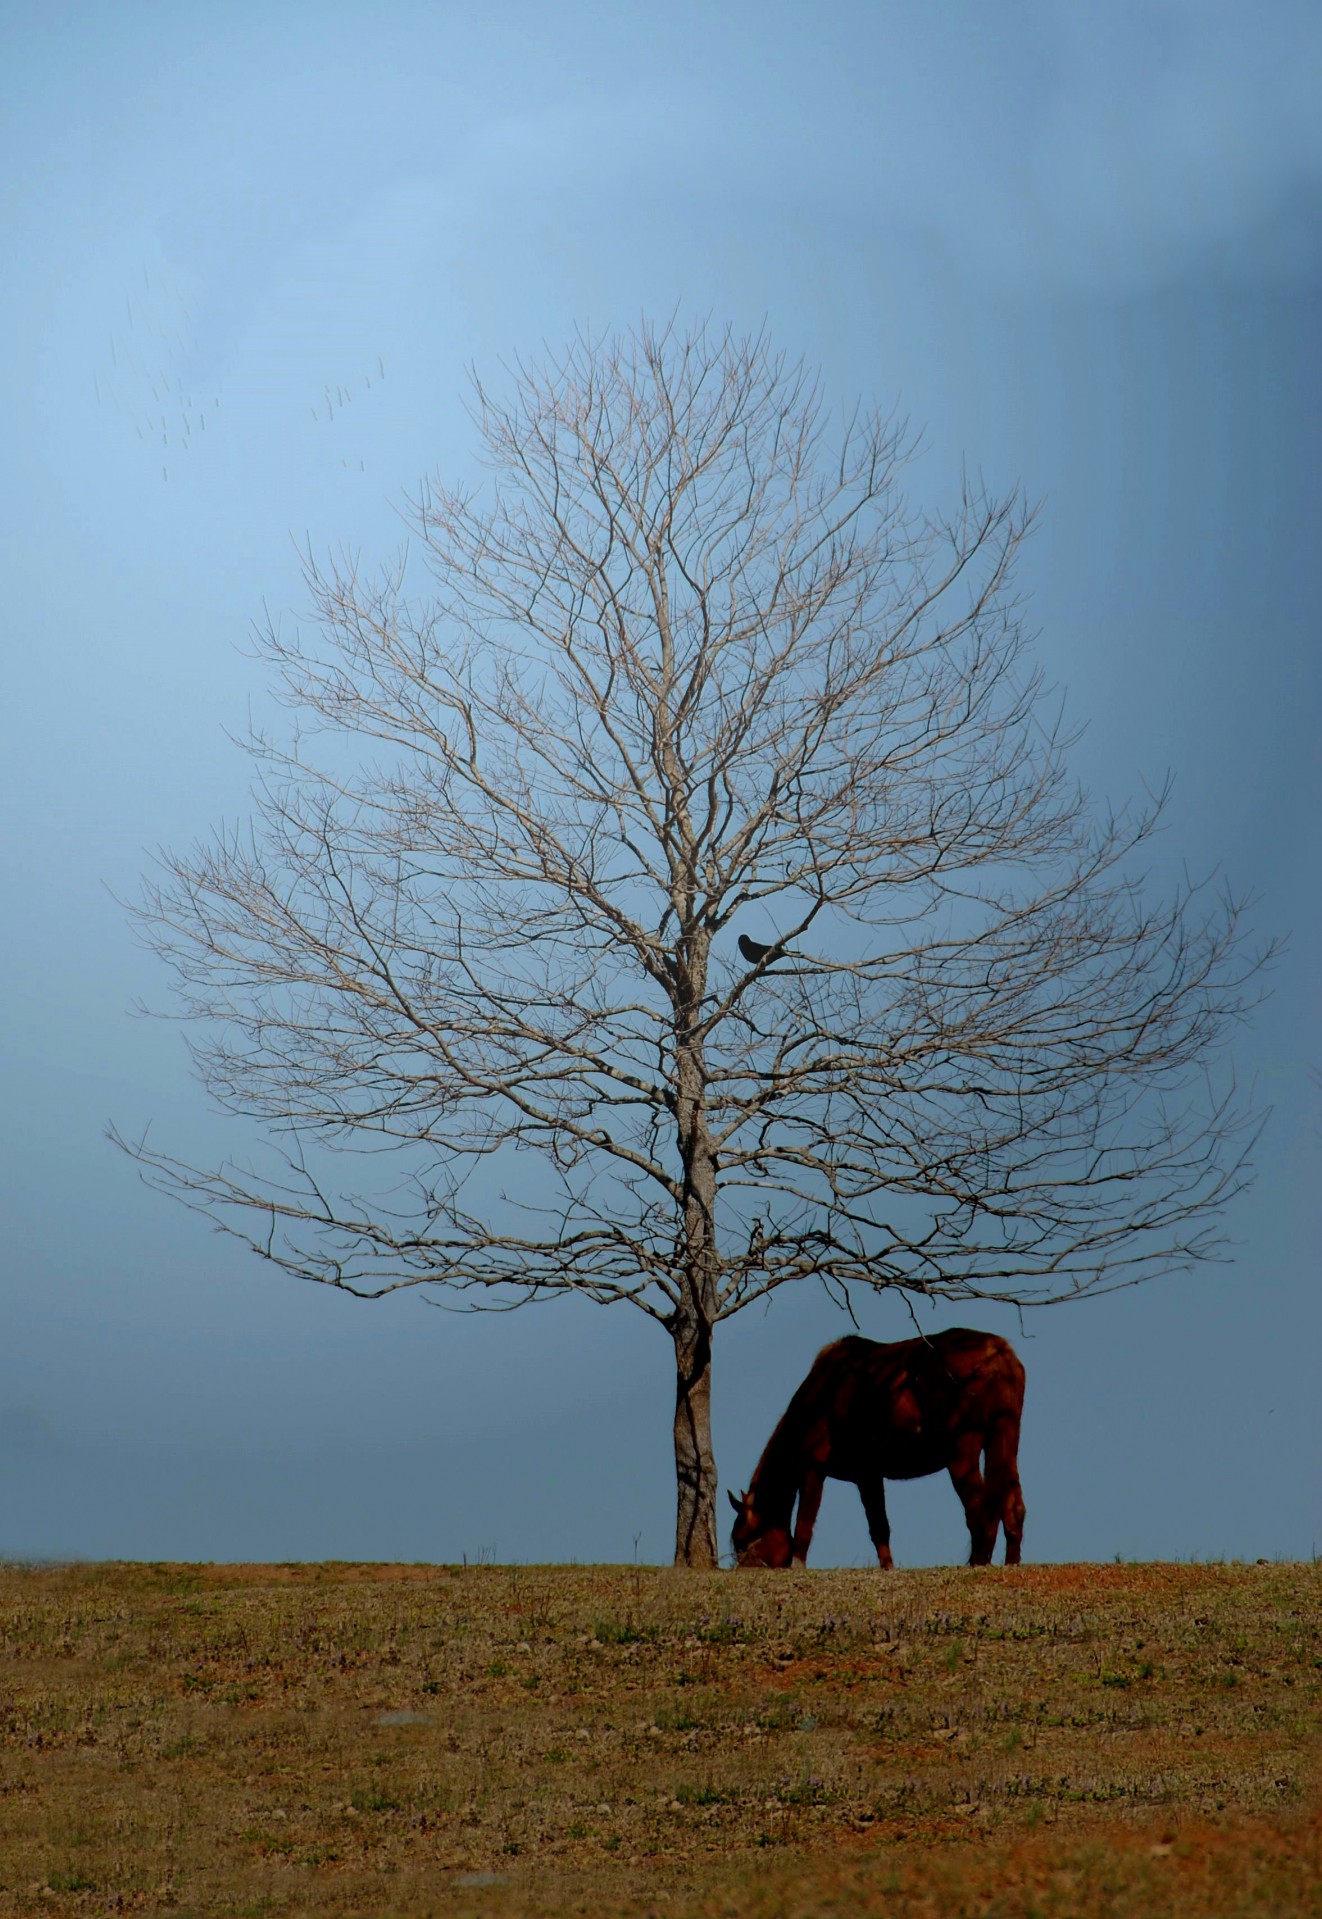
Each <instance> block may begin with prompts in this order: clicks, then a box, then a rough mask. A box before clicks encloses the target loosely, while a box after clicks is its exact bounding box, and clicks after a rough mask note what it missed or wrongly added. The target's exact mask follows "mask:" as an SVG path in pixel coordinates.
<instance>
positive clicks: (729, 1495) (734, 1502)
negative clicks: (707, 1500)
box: [725, 1486, 744, 1513]
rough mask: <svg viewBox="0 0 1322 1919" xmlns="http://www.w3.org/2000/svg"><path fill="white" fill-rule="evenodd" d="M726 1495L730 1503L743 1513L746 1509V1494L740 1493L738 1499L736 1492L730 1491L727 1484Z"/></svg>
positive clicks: (738, 1511)
mask: <svg viewBox="0 0 1322 1919" xmlns="http://www.w3.org/2000/svg"><path fill="white" fill-rule="evenodd" d="M725 1497H726V1498H727V1499H728V1500H729V1502H730V1504H731V1505H732V1506H733V1507H734V1509H735V1511H736V1512H737V1513H741V1512H742V1511H743V1510H744V1495H743V1494H742V1493H740V1495H739V1497H738V1499H736V1498H735V1496H734V1494H733V1493H732V1492H731V1491H730V1489H729V1487H728V1486H727V1487H726V1489H725Z"/></svg>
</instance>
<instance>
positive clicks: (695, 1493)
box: [674, 1315, 720, 1571]
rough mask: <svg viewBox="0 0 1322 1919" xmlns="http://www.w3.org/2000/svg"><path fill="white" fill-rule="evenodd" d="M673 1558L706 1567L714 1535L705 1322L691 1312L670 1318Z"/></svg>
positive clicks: (714, 1551) (713, 1558) (715, 1552)
mask: <svg viewBox="0 0 1322 1919" xmlns="http://www.w3.org/2000/svg"><path fill="white" fill-rule="evenodd" d="M674 1335H675V1482H676V1488H677V1495H678V1509H677V1514H676V1520H675V1564H676V1565H677V1566H694V1567H697V1568H698V1569H699V1570H708V1571H709V1570H711V1569H712V1568H713V1567H715V1566H717V1565H719V1563H720V1560H719V1548H718V1546H717V1541H716V1458H715V1455H714V1453H713V1452H712V1443H711V1327H710V1326H709V1325H708V1324H707V1323H706V1322H705V1321H704V1320H702V1319H701V1318H699V1317H697V1316H696V1315H694V1316H690V1315H684V1316H683V1318H682V1319H681V1318H679V1317H677V1318H676V1321H675V1326H674Z"/></svg>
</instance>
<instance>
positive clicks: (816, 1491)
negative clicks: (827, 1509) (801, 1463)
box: [794, 1466, 826, 1566]
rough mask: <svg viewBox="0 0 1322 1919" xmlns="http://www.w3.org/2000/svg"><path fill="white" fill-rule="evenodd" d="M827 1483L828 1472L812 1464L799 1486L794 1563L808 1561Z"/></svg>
mask: <svg viewBox="0 0 1322 1919" xmlns="http://www.w3.org/2000/svg"><path fill="white" fill-rule="evenodd" d="M825 1484H826V1474H825V1473H824V1472H822V1471H821V1469H820V1468H819V1467H817V1466H810V1467H809V1468H808V1470H807V1472H806V1473H805V1474H804V1475H803V1484H802V1485H801V1486H800V1488H799V1510H798V1511H797V1513H795V1515H794V1564H795V1565H796V1566H802V1565H805V1564H806V1563H807V1559H808V1548H809V1546H811V1544H812V1529H813V1527H814V1526H815V1525H816V1524H817V1509H818V1507H819V1506H820V1505H821V1503H822V1488H823V1486H825Z"/></svg>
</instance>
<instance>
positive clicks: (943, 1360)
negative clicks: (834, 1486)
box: [729, 1328, 1024, 1570]
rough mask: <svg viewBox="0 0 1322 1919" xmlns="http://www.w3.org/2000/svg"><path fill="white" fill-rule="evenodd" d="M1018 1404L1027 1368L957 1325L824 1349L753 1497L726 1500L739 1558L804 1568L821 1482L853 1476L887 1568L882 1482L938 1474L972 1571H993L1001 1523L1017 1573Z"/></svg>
mask: <svg viewBox="0 0 1322 1919" xmlns="http://www.w3.org/2000/svg"><path fill="white" fill-rule="evenodd" d="M1023 1405H1024V1369H1023V1367H1022V1366H1021V1365H1020V1363H1019V1360H1018V1357H1017V1356H1016V1354H1015V1351H1014V1348H1013V1347H1012V1346H1010V1345H1008V1344H1007V1343H1006V1341H1005V1340H1003V1339H998V1338H997V1336H996V1334H995V1333H971V1332H967V1331H965V1330H964V1329H963V1328H956V1329H952V1330H951V1331H949V1332H945V1333H934V1334H933V1335H932V1337H931V1338H930V1339H901V1340H897V1341H895V1342H894V1344H891V1345H879V1344H878V1343H877V1341H876V1340H873V1339H856V1338H850V1339H838V1340H836V1342H835V1343H834V1345H831V1346H824V1347H823V1348H822V1350H821V1352H820V1353H818V1355H817V1357H816V1359H815V1360H814V1361H813V1363H812V1370H811V1372H810V1373H809V1374H808V1377H807V1378H806V1379H805V1380H804V1382H803V1384H802V1385H801V1386H800V1387H799V1389H798V1391H797V1392H796V1393H795V1395H794V1397H793V1399H791V1401H790V1403H789V1405H788V1406H787V1407H786V1409H785V1415H784V1417H783V1419H782V1420H781V1421H780V1424H779V1425H778V1426H777V1427H776V1430H775V1432H774V1433H772V1435H771V1437H770V1439H769V1440H768V1441H767V1444H766V1450H765V1451H764V1452H763V1454H762V1457H761V1459H759V1460H758V1462H757V1469H756V1471H755V1472H754V1474H753V1478H752V1482H751V1483H750V1485H749V1488H748V1491H747V1492H746V1493H741V1494H740V1496H739V1498H738V1499H736V1498H735V1496H734V1494H733V1493H731V1494H730V1496H729V1497H730V1504H731V1505H732V1506H733V1507H734V1509H735V1512H736V1514H737V1515H738V1517H737V1518H736V1520H735V1522H734V1534H733V1541H732V1543H733V1545H734V1552H735V1558H736V1560H737V1561H738V1563H739V1564H740V1565H741V1566H788V1565H791V1564H793V1565H796V1566H801V1565H803V1563H804V1562H805V1560H806V1559H807V1557H808V1546H809V1543H810V1542H811V1540H812V1529H813V1526H814V1524H815V1523H816V1519H817V1508H818V1506H819V1505H820V1504H821V1499H822V1486H823V1484H824V1483H825V1481H826V1480H828V1479H848V1480H852V1482H853V1483H854V1485H856V1486H857V1487H858V1490H859V1494H860V1496H861V1498H862V1501H863V1510H864V1512H865V1513H866V1514H867V1520H868V1531H869V1533H871V1535H872V1543H873V1545H874V1546H875V1547H876V1549H877V1561H878V1564H879V1565H881V1566H882V1567H883V1568H884V1569H887V1570H888V1569H889V1568H890V1567H891V1565H892V1564H893V1563H894V1562H893V1561H892V1559H891V1548H890V1538H891V1529H890V1521H889V1520H888V1519H887V1517H886V1487H885V1482H886V1480H888V1479H922V1478H923V1477H924V1476H925V1475H926V1474H927V1473H939V1472H941V1471H942V1470H943V1469H945V1470H946V1471H948V1472H949V1474H950V1477H951V1479H952V1481H953V1482H954V1487H955V1491H956V1492H957V1493H958V1494H959V1497H960V1500H961V1501H962V1503H963V1507H964V1516H965V1518H966V1519H967V1520H968V1526H969V1537H970V1538H971V1540H972V1542H973V1550H972V1552H971V1554H970V1555H969V1564H970V1565H971V1566H986V1565H990V1563H991V1556H992V1548H993V1547H994V1546H995V1544H996V1530H997V1527H998V1526H1004V1527H1005V1563H1006V1565H1007V1566H1017V1565H1018V1564H1019V1543H1020V1541H1021V1539H1022V1538H1023V1532H1024V1499H1023V1494H1022V1493H1021V1492H1020V1490H1019V1471H1018V1464H1017V1459H1018V1452H1019V1418H1020V1414H1021V1413H1022V1411H1023ZM984 1454H985V1456H986V1477H985V1478H984V1476H983V1471H982V1467H981V1466H980V1463H979V1462H980V1460H981V1459H982V1457H983V1455H984ZM796 1498H797V1500H798V1502H799V1510H798V1516H797V1518H796V1519H795V1521H794V1530H793V1532H792V1533H791V1531H790V1515H791V1513H792V1512H793V1509H794V1502H795V1499H796Z"/></svg>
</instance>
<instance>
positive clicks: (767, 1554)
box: [727, 1493, 794, 1568]
mask: <svg viewBox="0 0 1322 1919" xmlns="http://www.w3.org/2000/svg"><path fill="white" fill-rule="evenodd" d="M727 1497H728V1499H729V1501H730V1504H731V1505H732V1506H733V1507H734V1510H735V1521H734V1531H733V1532H732V1533H731V1535H730V1544H731V1545H732V1546H733V1547H734V1556H735V1563H736V1564H737V1565H739V1566H770V1567H777V1568H779V1567H781V1566H788V1565H789V1564H790V1561H791V1560H792V1559H793V1557H794V1547H793V1544H792V1542H791V1540H790V1535H789V1528H788V1527H786V1526H777V1525H775V1524H774V1523H773V1522H772V1521H771V1520H769V1519H766V1518H764V1517H763V1516H762V1514H761V1513H759V1512H758V1510H757V1507H756V1505H755V1504H754V1502H753V1494H752V1493H740V1495H739V1497H738V1499H736V1498H735V1496H734V1494H733V1493H729V1494H727Z"/></svg>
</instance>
